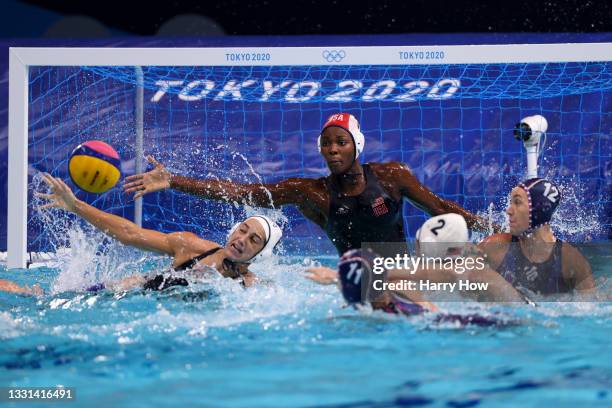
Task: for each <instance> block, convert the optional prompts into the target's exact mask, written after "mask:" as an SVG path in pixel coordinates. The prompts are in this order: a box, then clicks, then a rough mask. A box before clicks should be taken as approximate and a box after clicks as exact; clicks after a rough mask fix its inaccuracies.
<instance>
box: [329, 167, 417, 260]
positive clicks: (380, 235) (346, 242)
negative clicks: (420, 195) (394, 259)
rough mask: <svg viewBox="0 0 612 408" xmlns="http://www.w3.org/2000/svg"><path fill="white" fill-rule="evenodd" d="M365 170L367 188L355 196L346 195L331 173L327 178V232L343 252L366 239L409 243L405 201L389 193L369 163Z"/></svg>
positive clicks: (356, 246) (358, 245) (359, 245)
mask: <svg viewBox="0 0 612 408" xmlns="http://www.w3.org/2000/svg"><path fill="white" fill-rule="evenodd" d="M363 173H364V177H365V181H366V187H365V189H364V190H363V192H362V193H361V194H359V195H356V196H347V195H344V194H343V193H342V192H341V190H340V186H339V185H338V184H337V182H336V181H335V180H334V179H333V178H332V176H329V177H327V178H326V179H325V185H326V186H327V190H328V192H329V196H330V203H329V217H328V220H327V224H326V225H325V231H326V232H327V235H328V236H329V237H330V239H331V240H332V242H333V244H334V246H335V247H336V249H337V250H338V252H339V253H340V254H343V253H345V252H346V251H348V250H349V249H358V248H361V245H362V243H365V242H403V243H405V242H406V237H405V235H404V220H403V217H402V200H401V199H400V200H394V199H393V198H392V197H390V196H389V194H388V193H387V192H386V191H385V189H384V188H383V187H382V186H381V185H380V183H379V181H378V179H377V178H376V175H375V174H374V171H372V169H371V168H370V166H369V165H368V164H364V165H363ZM381 255H383V254H381Z"/></svg>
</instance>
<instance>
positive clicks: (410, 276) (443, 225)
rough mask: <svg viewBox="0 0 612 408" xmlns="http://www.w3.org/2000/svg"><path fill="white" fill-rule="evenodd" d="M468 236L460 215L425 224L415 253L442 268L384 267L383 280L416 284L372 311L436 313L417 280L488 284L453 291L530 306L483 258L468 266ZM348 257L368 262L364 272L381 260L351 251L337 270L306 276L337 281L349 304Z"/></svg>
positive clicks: (388, 297) (393, 293)
mask: <svg viewBox="0 0 612 408" xmlns="http://www.w3.org/2000/svg"><path fill="white" fill-rule="evenodd" d="M468 237H469V234H468V229H467V224H466V222H465V220H464V219H463V217H461V216H460V215H459V214H444V215H439V216H436V217H432V218H430V219H429V220H427V221H426V222H425V223H423V225H422V226H421V228H419V230H418V231H417V235H416V244H417V249H416V253H417V254H420V256H422V257H428V258H430V259H441V260H444V263H445V267H441V265H440V264H441V263H442V262H440V264H438V265H436V266H429V267H419V268H418V269H416V270H412V269H411V270H407V269H390V270H387V268H385V271H384V276H381V277H380V279H383V280H385V281H390V282H399V281H404V282H407V281H412V282H414V286H413V289H410V290H403V289H402V290H400V289H397V290H396V289H394V290H385V291H384V294H385V295H384V296H382V295H381V298H380V299H376V301H374V302H372V305H373V306H374V307H375V308H377V307H378V308H382V309H389V305H390V304H393V305H395V306H398V307H399V308H400V309H402V308H403V309H406V308H408V309H410V310H412V309H414V307H415V306H414V305H418V306H422V305H423V304H426V307H425V309H428V310H435V306H434V305H433V304H432V303H430V302H425V301H426V300H428V298H430V297H431V296H429V297H428V296H424V292H423V291H421V290H419V289H418V288H419V287H420V282H425V281H428V282H431V283H442V284H443V285H436V287H440V288H451V286H450V285H447V284H453V283H454V286H452V288H453V289H452V290H453V291H454V288H457V287H458V286H457V284H458V282H459V281H460V280H464V281H469V282H472V283H486V284H487V285H486V289H485V290H480V291H467V290H457V293H459V294H461V295H464V296H468V297H471V298H477V299H478V300H481V301H495V302H520V303H525V302H528V301H527V300H526V299H525V298H524V297H523V296H522V295H521V294H520V293H519V292H517V291H516V289H514V288H513V287H512V285H510V284H509V283H508V282H506V281H505V280H504V278H502V277H501V276H500V275H499V274H498V273H497V272H495V271H493V270H491V269H490V268H488V267H487V266H486V265H484V259H482V261H481V266H480V267H479V266H478V264H477V263H474V262H470V264H471V265H472V266H471V267H468V268H466V262H465V260H466V259H468V258H473V255H474V254H471V253H469V251H466V250H465V249H466V246H469V244H468V242H467V241H468ZM352 258H363V259H362V261H360V262H366V263H368V266H367V268H366V269H364V270H369V269H372V266H376V267H378V268H380V267H381V264H378V265H377V264H376V263H375V262H374V258H380V257H379V255H378V254H374V252H373V251H371V250H369V249H364V250H352V251H348V252H346V253H345V254H344V255H343V256H342V258H341V260H340V262H339V263H338V269H337V270H332V269H330V268H325V267H318V268H309V269H308V270H307V271H306V277H307V278H308V279H311V280H313V281H315V282H317V283H321V284H331V283H335V282H340V283H341V284H342V285H341V289H342V292H343V294H344V297H345V299H347V300H348V298H355V297H356V295H355V293H353V294H352V295H350V294H348V292H350V291H351V290H353V289H354V290H356V289H355V288H353V289H351V288H352V287H353V286H351V284H350V282H348V281H347V279H349V278H346V277H345V278H343V276H342V274H343V273H348V272H347V270H344V269H343V268H345V266H344V265H345V263H346V262H348V261H347V259H352ZM368 268H369V269H368ZM330 271H332V272H330ZM379 272H380V271H379ZM368 273H369V272H368ZM350 275H351V276H356V275H355V270H353V272H352V273H351V274H350ZM364 276H367V274H366V275H364ZM375 278H376V275H375V274H374V275H372V277H371V278H367V279H370V280H371V279H375ZM396 287H397V286H396ZM362 288H365V289H367V290H368V291H370V290H371V289H373V288H371V282H369V281H364V283H363V286H362ZM443 290H446V289H443ZM381 293H382V292H381ZM360 296H361V295H360ZM361 297H363V296H361ZM434 297H435V295H434ZM364 299H365V297H364ZM381 299H382V300H381ZM406 302H407V303H409V304H410V306H407V303H406ZM391 309H392V308H391Z"/></svg>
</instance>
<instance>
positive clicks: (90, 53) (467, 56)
mask: <svg viewBox="0 0 612 408" xmlns="http://www.w3.org/2000/svg"><path fill="white" fill-rule="evenodd" d="M330 50H333V52H339V51H342V54H341V55H342V58H336V59H333V58H326V57H325V55H326V53H327V55H328V56H329V52H330ZM432 51H435V52H436V53H437V54H436V55H443V58H438V59H425V58H420V56H421V55H425V53H430V52H432ZM261 54H264V55H266V56H268V57H266V58H261V59H256V60H255V59H252V57H251V56H252V55H261ZM581 61H612V43H581V44H519V45H447V46H412V45H407V46H401V45H394V46H375V47H355V46H348V47H345V46H326V47H251V48H59V47H57V48H36V47H33V48H10V49H9V118H8V121H9V122H8V123H9V128H8V132H9V135H8V140H9V146H8V152H9V158H8V178H9V180H8V214H7V252H8V254H7V256H8V259H7V266H8V268H25V267H26V264H27V262H26V256H27V213H28V211H27V209H28V195H27V193H28V186H27V181H28V100H29V98H28V97H29V95H28V89H29V77H28V71H29V67H32V66H124V67H125V66H132V67H144V66H314V65H321V66H324V65H330V66H336V65H337V66H343V65H450V64H497V63H546V62H581ZM137 78H138V75H137ZM136 97H140V98H142V94H140V96H136ZM141 100H142V99H141ZM136 122H140V126H142V115H140V116H138V115H137V118H136ZM136 133H138V131H137V132H136ZM139 137H142V133H141V134H140V135H139ZM136 213H137V214H139V213H140V211H139V210H137V211H136Z"/></svg>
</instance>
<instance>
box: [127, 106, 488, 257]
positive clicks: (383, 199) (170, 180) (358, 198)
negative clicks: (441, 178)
mask: <svg viewBox="0 0 612 408" xmlns="http://www.w3.org/2000/svg"><path fill="white" fill-rule="evenodd" d="M318 145H319V150H320V152H321V155H322V156H323V158H324V159H325V161H326V163H327V166H328V168H329V170H330V172H331V174H330V175H329V176H327V177H321V178H318V179H309V178H291V179H287V180H284V181H281V182H278V183H274V184H264V185H261V184H246V185H245V184H235V183H232V182H229V181H219V180H196V179H193V178H188V177H181V176H176V175H173V174H171V173H170V172H169V171H167V170H166V169H165V168H164V167H163V166H162V165H161V164H159V163H157V162H156V161H155V160H154V159H153V158H152V157H149V161H150V162H151V163H153V164H155V169H154V170H152V171H149V172H147V173H143V174H138V175H134V176H130V177H127V179H126V180H127V184H125V186H124V189H125V191H126V192H134V193H135V198H138V197H141V196H142V195H144V194H147V193H150V192H154V191H159V190H163V189H167V188H172V189H175V190H179V191H182V192H186V193H190V194H195V195H198V196H200V197H203V198H208V199H215V200H224V201H230V202H241V203H243V204H246V205H251V206H259V207H272V206H279V205H281V206H282V205H296V206H297V207H298V209H299V210H300V211H301V212H302V214H304V216H305V217H306V218H308V219H309V220H311V221H312V222H314V223H315V224H317V225H318V226H320V227H321V228H322V229H323V230H324V231H325V232H326V233H327V236H328V237H329V238H330V239H331V241H332V242H333V244H334V245H335V247H336V249H337V250H338V253H339V254H342V253H344V252H346V251H348V250H349V249H355V248H361V245H362V243H364V242H405V235H404V227H403V219H402V199H403V198H406V199H408V200H410V201H411V202H412V203H413V204H414V205H416V206H417V207H419V208H421V209H422V210H424V211H426V212H428V213H429V214H432V215H439V214H445V213H457V214H461V215H462V216H463V217H464V218H465V219H466V220H467V222H468V224H469V225H470V226H471V227H472V228H476V229H485V227H486V222H485V221H484V220H482V219H480V218H478V217H476V216H475V215H473V214H471V213H469V212H467V211H466V210H464V209H463V208H461V207H460V206H459V205H457V204H456V203H454V202H451V201H448V200H444V199H441V198H440V197H438V196H437V195H435V194H434V193H432V192H431V191H430V190H429V189H427V188H426V187H425V186H423V185H422V184H421V183H420V182H419V181H418V180H417V178H416V177H415V176H414V175H413V174H412V172H411V171H410V170H409V169H408V167H406V166H405V165H403V164H401V163H397V162H390V163H369V164H363V165H362V164H361V163H359V160H358V158H359V156H360V155H361V153H362V152H363V148H364V145H365V138H364V135H363V133H362V132H361V130H360V128H359V124H358V122H357V119H355V117H354V116H353V115H350V114H348V113H338V114H335V115H332V116H330V117H329V119H328V120H327V121H326V122H325V124H324V125H323V130H322V132H321V134H320V135H319V139H318ZM270 197H271V199H270Z"/></svg>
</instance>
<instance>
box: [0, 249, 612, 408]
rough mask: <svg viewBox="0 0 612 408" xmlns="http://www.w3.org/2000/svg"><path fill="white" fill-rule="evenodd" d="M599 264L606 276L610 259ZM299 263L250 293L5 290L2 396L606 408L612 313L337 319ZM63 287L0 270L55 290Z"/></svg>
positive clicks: (610, 387) (510, 311) (574, 309)
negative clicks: (33, 389) (503, 322)
mask: <svg viewBox="0 0 612 408" xmlns="http://www.w3.org/2000/svg"><path fill="white" fill-rule="evenodd" d="M330 264H331V261H330ZM594 265H595V272H596V275H597V276H598V277H599V278H600V279H601V278H606V277H609V275H610V272H609V271H610V269H612V268H611V267H612V260H610V259H609V258H607V257H606V256H605V255H604V256H600V258H599V259H597V260H595V262H594ZM150 268H152V266H150V265H149V266H146V267H143V269H142V270H141V272H145V271H147V270H149V269H150ZM305 268H306V267H305V266H304V264H303V263H302V262H301V258H294V259H293V260H291V261H286V262H285V263H282V264H279V263H276V262H272V261H271V262H270V263H268V264H261V265H257V266H256V267H255V268H253V269H254V270H255V271H256V272H259V274H260V275H261V276H264V277H265V278H266V279H268V282H267V283H266V284H264V285H260V286H258V287H254V288H251V289H249V290H243V289H242V288H241V287H240V286H239V285H238V284H236V283H235V282H232V281H230V280H224V279H220V278H214V279H212V280H211V281H210V282H208V283H206V284H201V285H197V286H190V287H187V288H184V287H181V288H177V289H173V290H168V291H165V292H161V293H144V292H141V291H132V292H128V293H120V294H112V293H109V292H101V293H97V294H96V293H80V292H77V291H68V292H57V293H53V294H50V295H47V296H45V297H43V298H39V299H36V298H32V297H27V296H19V295H12V294H6V293H0V337H1V342H2V343H1V344H2V346H1V347H0V385H1V386H20V387H21V386H40V387H42V386H45V387H49V386H56V385H58V384H61V385H64V386H66V387H74V388H75V390H76V401H75V402H73V403H71V404H69V405H68V406H84V407H85V406H87V407H89V406H114V407H124V406H130V407H158V406H160V407H165V406H168V407H170V406H190V407H191V406H201V407H226V406H229V407H318V406H342V407H368V406H375V407H391V406H426V407H429V406H431V407H434V406H446V407H471V406H486V407H491V406H492V407H511V406H512V407H514V406H526V407H543V406H551V405H554V406H556V407H578V406H602V407H604V406H608V407H609V406H612V359H611V358H610V351H611V350H612V348H611V347H610V335H611V334H612V304H611V303H610V302H597V303H595V302H582V303H579V302H566V303H552V302H551V303H541V304H540V306H539V307H538V308H536V309H532V308H529V307H526V306H517V307H506V308H501V307H497V308H495V307H492V306H481V305H467V304H460V303H449V304H446V305H444V306H445V307H446V308H447V309H448V310H453V311H454V312H456V311H465V312H468V311H473V308H478V309H479V310H480V313H483V314H487V313H492V312H493V311H495V310H496V311H499V312H501V313H504V314H506V315H508V316H512V317H513V318H515V319H518V320H520V324H519V325H516V326H510V327H501V328H498V327H493V328H480V327H456V326H453V325H446V326H441V325H436V324H435V323H434V322H433V321H432V318H431V317H416V318H412V319H405V318H399V317H394V316H385V315H381V314H378V313H375V314H370V315H367V314H366V315H364V314H359V313H357V312H355V311H353V310H352V309H347V308H344V307H343V302H342V300H341V296H340V295H339V293H338V291H337V290H336V288H335V287H321V286H317V285H315V284H314V283H311V282H309V281H306V280H305V279H303V277H302V275H303V272H304V270H305ZM67 276H68V277H69V276H70V275H66V272H65V271H64V272H60V271H59V270H58V269H56V268H48V267H42V268H33V269H29V270H27V271H11V272H8V271H7V270H6V267H5V266H1V267H0V279H12V280H16V281H18V282H19V283H22V284H32V283H35V282H40V283H41V284H42V286H43V287H44V288H45V289H47V290H48V289H49V288H51V287H56V288H57V287H58V281H61V280H62V279H66V278H67ZM59 283H60V284H62V282H59ZM63 283H65V282H63ZM60 286H61V285H60ZM5 405H7V406H11V405H13V406H16V407H22V406H27V405H28V404H27V403H15V404H5ZM31 405H32V406H40V404H31ZM58 405H59V406H62V404H61V403H56V404H54V406H58Z"/></svg>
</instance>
